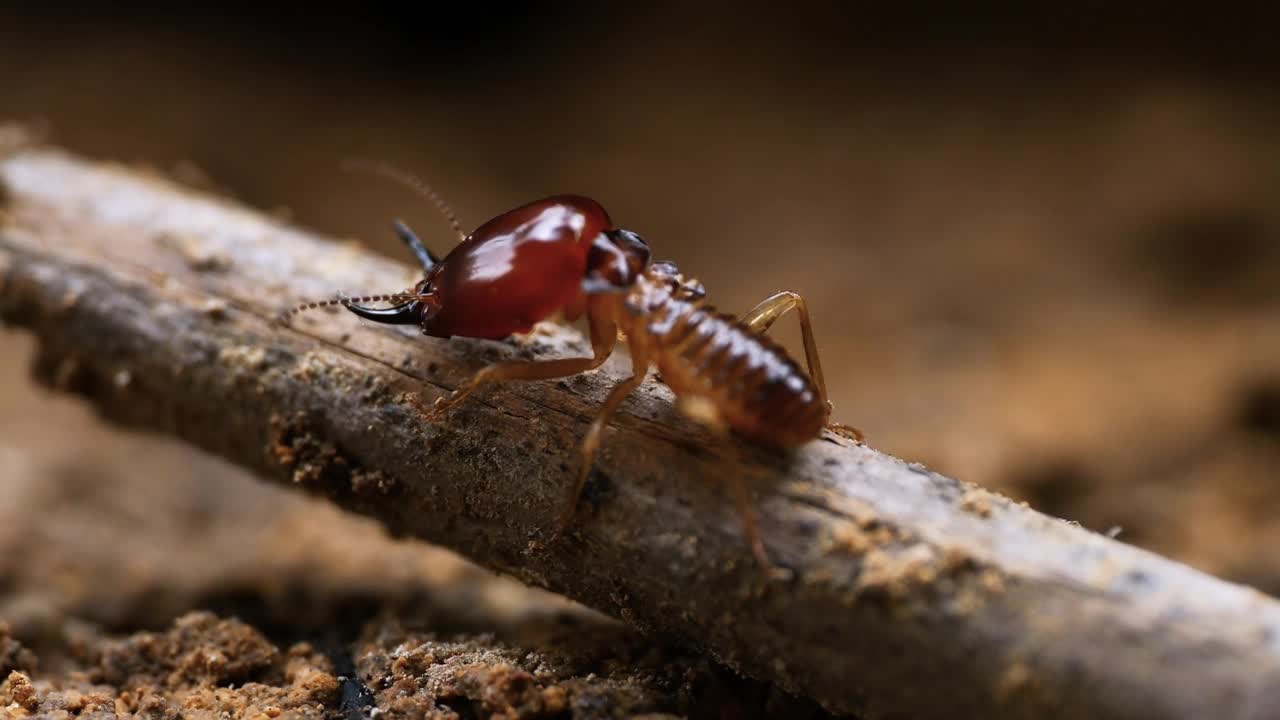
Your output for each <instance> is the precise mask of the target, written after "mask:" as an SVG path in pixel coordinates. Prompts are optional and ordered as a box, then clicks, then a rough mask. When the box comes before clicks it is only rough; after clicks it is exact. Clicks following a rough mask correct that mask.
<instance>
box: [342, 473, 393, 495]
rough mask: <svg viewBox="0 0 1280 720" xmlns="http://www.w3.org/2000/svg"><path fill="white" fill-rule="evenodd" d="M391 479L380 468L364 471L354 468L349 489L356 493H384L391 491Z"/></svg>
mask: <svg viewBox="0 0 1280 720" xmlns="http://www.w3.org/2000/svg"><path fill="white" fill-rule="evenodd" d="M392 486H393V483H392V481H391V480H390V479H389V478H388V477H387V476H386V475H384V474H383V473H382V471H381V470H374V471H372V472H366V471H364V470H356V471H354V472H352V473H351V491H352V492H354V493H355V494H357V495H371V494H375V493H376V494H378V495H386V494H387V493H389V492H391V488H392Z"/></svg>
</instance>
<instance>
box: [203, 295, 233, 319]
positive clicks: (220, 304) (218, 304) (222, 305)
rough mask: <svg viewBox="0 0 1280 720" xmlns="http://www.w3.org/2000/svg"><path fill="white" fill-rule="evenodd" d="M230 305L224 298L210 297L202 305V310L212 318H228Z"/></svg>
mask: <svg viewBox="0 0 1280 720" xmlns="http://www.w3.org/2000/svg"><path fill="white" fill-rule="evenodd" d="M228 308H229V306H228V305H227V301H226V300H223V299H222V298H209V299H208V300H205V301H204V303H203V304H202V305H201V307H200V310H201V311H202V312H204V314H205V317H207V318H209V319H210V320H226V319H227V310H228Z"/></svg>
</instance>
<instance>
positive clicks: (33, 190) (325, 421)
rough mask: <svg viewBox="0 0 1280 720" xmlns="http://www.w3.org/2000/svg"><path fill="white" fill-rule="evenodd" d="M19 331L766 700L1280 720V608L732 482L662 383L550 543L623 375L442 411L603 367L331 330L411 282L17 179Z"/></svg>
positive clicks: (59, 378) (212, 435)
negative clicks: (424, 413)
mask: <svg viewBox="0 0 1280 720" xmlns="http://www.w3.org/2000/svg"><path fill="white" fill-rule="evenodd" d="M0 185H3V186H4V187H5V188H7V191H8V200H7V205H6V206H4V207H2V208H0V214H2V215H3V217H2V218H0V219H3V223H4V224H3V226H0V317H2V318H3V319H4V320H5V321H6V322H8V323H10V324H13V325H16V326H20V327H23V328H26V329H27V330H29V331H31V332H32V333H34V334H35V335H36V336H37V337H38V338H39V341H40V354H39V359H38V361H37V367H36V371H37V375H38V377H40V378H41V379H42V380H43V381H44V382H46V383H48V384H50V385H53V386H56V387H59V388H62V389H64V390H68V391H73V392H76V393H80V394H82V395H83V396H85V397H86V398H88V399H89V401H90V402H91V403H92V404H93V405H94V406H95V407H96V408H97V409H98V411H99V412H100V413H101V414H102V415H103V416H105V417H107V418H109V419H111V420H113V421H116V422H119V423H123V424H126V425H129V426H134V427H139V428H146V429H150V430H154V431H159V432H163V433H167V434H170V435H173V436H177V437H180V438H183V439H185V440H186V441H188V442H189V443H191V444H192V445H195V446H197V447H200V448H203V449H205V450H207V451H210V452H212V453H216V454H218V455H221V456H224V457H226V458H229V459H231V460H232V461H234V462H237V463H239V464H241V465H244V466H246V467H249V468H251V469H253V470H255V471H257V472H258V473H259V474H260V475H262V476H263V477H264V478H268V479H272V480H274V481H277V482H281V483H285V484H290V485H294V486H298V487H300V488H302V489H304V490H305V491H307V492H312V493H317V494H322V495H325V496H327V497H329V498H331V499H332V500H333V501H334V502H336V503H338V504H339V505H341V506H342V507H344V508H347V509H350V510H352V511H355V512H360V513H364V514H368V515H371V516H373V517H376V518H378V519H379V520H381V521H382V522H383V523H384V524H385V525H386V526H387V527H388V528H390V529H391V530H392V531H393V532H396V533H399V534H403V535H408V536H413V537H417V538H421V539H423V540H426V541H428V542H431V543H435V544H438V545H441V546H445V547H449V548H452V549H454V550H457V551H459V552H460V553H462V554H463V555H465V556H467V557H469V558H471V559H472V560H474V561H476V562H477V563H479V564H481V565H483V566H486V567H489V568H492V569H493V570H496V571H500V572H505V573H510V574H512V575H514V576H516V577H518V578H520V579H522V580H524V581H525V582H528V583H531V584H534V585H537V586H541V587H544V588H549V589H551V590H553V591H556V592H560V593H563V594H565V595H567V596H569V597H572V598H574V599H577V600H579V601H581V602H583V603H585V604H586V605H589V606H591V607H595V608H597V609H600V610H602V611H604V612H607V613H610V614H613V615H615V616H617V617H620V618H622V619H624V620H625V621H627V622H629V623H631V624H633V625H635V626H638V627H640V628H641V629H643V630H646V631H650V632H654V633H660V634H662V635H664V636H668V637H671V638H675V639H678V640H682V641H685V642H687V643H689V644H690V645H691V646H693V647H696V648H699V649H701V650H703V651H705V652H707V653H709V654H711V655H712V656H714V657H715V658H717V659H719V660H721V661H723V662H725V663H727V664H729V665H730V666H732V667H735V668H737V669H739V670H740V671H741V672H743V673H745V674H748V675H751V676H754V677H758V678H762V679H767V680H771V681H774V682H777V683H778V684H780V685H781V686H782V687H784V688H787V689H789V690H792V691H794V692H797V693H802V694H805V695H809V696H811V697H813V698H815V699H817V700H819V701H820V702H822V703H823V704H824V705H826V706H827V707H828V708H830V709H832V710H835V711H840V712H852V713H858V714H860V715H862V716H864V717H866V718H907V717H916V718H957V717H974V718H977V717H983V718H1015V717H1016V718H1051V717H1090V718H1196V719H1197V720H1199V719H1202V718H1266V717H1276V713H1280V605H1278V604H1277V603H1276V602H1275V601H1273V600H1272V599H1270V598H1268V597H1266V596H1264V595H1262V594H1260V593H1257V592H1255V591H1252V590H1249V589H1247V588H1243V587H1240V586H1236V585H1232V584H1229V583H1226V582H1222V581H1220V580H1218V579H1215V578H1212V577H1209V576H1207V575H1204V574H1202V573H1199V572H1195V571H1193V570H1191V569H1189V568H1187V567H1185V566H1183V565H1180V564H1177V563H1173V562H1170V561H1168V560H1165V559H1163V558H1160V557H1158V556H1155V555H1153V554H1150V553H1147V552H1143V551H1141V550H1138V549H1135V548H1133V547H1130V546H1127V545H1125V544H1123V543H1120V542H1116V541H1114V540H1110V539H1107V538H1106V537H1103V536H1101V535H1098V534H1095V533H1092V532H1088V531H1086V530H1084V529H1082V528H1080V527H1077V526H1075V525H1073V524H1071V523H1068V522H1065V521H1062V520H1057V519H1054V518H1050V517H1046V516H1044V515H1041V514H1039V513H1036V512H1034V511H1033V510H1030V509H1028V508H1026V507H1023V506H1020V505H1018V504H1015V503H1012V502H1010V501H1008V500H1006V499H1004V498H1001V497H999V496H996V495H992V494H990V493H987V492H985V491H983V490H981V489H979V488H978V487H976V486H973V485H969V484H965V483H961V482H958V481H956V480H953V479H950V478H947V477H943V476H940V475H938V474H936V473H932V472H930V471H928V470H927V469H925V468H923V467H919V466H916V465H912V464H909V463H906V462H903V461H901V460H898V459H896V458H893V457H890V456H887V455H884V454H882V453H879V452H876V451H875V450H873V449H869V448H865V447H858V446H855V445H854V444H852V443H850V442H848V441H846V440H844V439H842V438H838V437H835V436H828V437H825V438H823V439H822V440H820V441H817V442H814V443H812V444H811V445H810V446H808V447H806V448H804V449H803V450H802V451H800V452H798V453H796V454H794V455H793V456H792V457H789V458H788V457H782V456H777V455H771V454H769V453H766V452H762V451H758V450H754V449H751V448H748V447H746V446H743V447H742V448H741V451H742V454H743V455H744V456H745V462H746V465H745V468H746V470H747V472H748V475H749V482H750V485H751V487H752V490H753V492H754V493H755V508H756V510H757V513H758V515H759V521H760V529H761V532H762V535H763V537H764V540H765V543H766V545H767V547H768V551H769V553H770V556H771V557H772V559H773V560H774V562H776V563H778V564H780V565H782V566H785V567H787V568H790V569H791V571H792V574H791V577H790V578H789V579H774V580H772V581H767V580H766V579H765V578H764V577H762V575H761V573H760V572H759V569H758V568H757V566H756V565H755V564H754V563H753V560H752V556H751V554H750V551H749V549H748V546H747V545H746V543H745V542H744V540H743V537H742V534H741V530H740V525H739V519H738V516H737V515H736V514H735V510H734V503H733V499H732V495H731V494H730V493H729V489H728V488H727V487H724V486H722V485H721V484H719V483H717V482H716V478H717V477H719V476H722V475H723V473H724V472H725V468H726V467H728V466H727V465H726V460H725V458H724V457H722V456H721V454H719V452H718V451H716V450H714V448H715V445H714V443H712V442H710V441H711V438H710V436H708V435H707V434H706V433H704V432H702V431H701V430H699V429H698V428H697V427H696V426H695V425H693V424H691V423H690V422H688V421H686V420H684V419H683V418H681V417H680V416H679V415H678V414H677V413H676V412H675V411H674V410H673V409H672V404H671V394H670V392H669V391H668V390H667V389H666V388H665V387H664V386H662V385H661V384H660V383H659V382H657V381H655V380H652V379H650V380H649V381H648V382H646V383H645V385H644V386H643V387H642V388H641V390H640V391H638V392H637V393H636V394H635V395H634V396H633V398H632V399H631V400H629V401H628V402H627V403H625V404H624V405H623V407H622V410H621V411H620V412H619V414H618V416H617V418H616V420H615V422H614V423H613V425H612V427H611V430H610V431H609V432H608V433H607V434H606V437H605V444H604V448H603V451H602V452H601V454H600V458H599V461H598V463H597V471H596V472H595V474H594V475H593V479H592V482H591V483H590V485H589V488H588V493H587V497H586V498H585V500H584V506H583V508H582V517H581V520H580V522H579V524H578V526H577V527H578V529H577V531H576V533H574V534H573V535H571V536H569V537H567V538H564V539H562V540H560V541H558V542H555V543H552V542H550V541H549V537H550V530H551V528H553V527H554V523H555V519H556V517H557V514H558V513H559V511H560V510H561V507H562V503H563V501H564V499H565V495H566V491H567V488H569V487H570V485H571V484H572V481H573V473H574V470H575V463H576V458H577V448H578V442H579V440H580V439H581V438H582V436H583V434H584V432H585V430H586V427H587V425H588V423H589V422H590V420H591V418H592V417H593V414H594V412H595V409H596V408H597V407H598V405H599V403H600V402H601V401H602V400H603V398H604V395H605V393H607V391H608V388H609V387H610V386H611V385H612V384H613V383H614V382H616V380H617V379H619V378H620V377H622V376H623V375H624V374H625V373H626V372H627V369H626V366H625V364H623V363H621V362H619V361H620V360H622V358H619V359H617V360H615V361H614V362H611V363H610V364H608V365H606V366H605V367H604V368H602V369H601V370H600V371H598V372H595V373H590V374H586V375H583V376H581V377H578V378H576V379H571V380H568V381H564V382H544V383H524V384H510V385H505V386H501V387H494V388H490V389H486V390H482V391H481V392H478V393H477V394H476V395H474V396H473V397H472V399H470V400H468V401H467V402H466V403H464V404H463V405H462V406H460V407H459V408H458V409H456V410H455V411H454V412H453V413H452V414H451V415H449V416H448V417H447V418H446V419H445V420H444V421H443V422H442V423H441V424H438V425H430V424H427V423H426V422H424V421H423V420H422V419H421V415H420V412H419V410H418V408H419V407H420V406H426V405H429V404H430V403H431V402H432V401H433V400H434V399H435V398H437V397H439V396H441V395H442V394H444V393H445V392H446V391H447V390H448V389H450V388H453V387H455V386H456V385H457V384H458V383H460V382H461V381H462V380H463V379H464V378H466V377H467V376H468V375H469V374H470V373H471V372H473V371H474V370H476V369H478V368H479V367H481V366H482V365H484V364H486V363H488V362H491V361H492V360H494V359H497V358H499V357H502V356H512V355H521V356H527V357H541V356H551V355H566V354H578V355H584V354H587V353H589V348H588V347H587V345H586V343H584V342H583V340H582V338H580V337H579V336H578V335H576V334H574V333H572V332H569V331H562V330H556V329H545V330H540V331H539V332H538V333H535V334H534V335H532V336H531V337H530V338H528V339H527V340H525V341H521V342H512V343H491V342H478V341H467V340H453V341H447V342H446V341H439V340H433V339H427V338H423V337H421V336H420V335H418V334H417V333H415V332H414V331H413V330H412V329H401V328H388V327H383V326H372V325H367V324H361V322H360V321H358V320H357V319H355V318H354V317H352V316H351V315H350V314H347V313H345V312H333V313H328V314H326V313H322V312H320V313H314V314H311V315H310V316H302V317H300V318H299V319H298V320H297V321H295V324H294V327H293V328H292V329H280V328H277V327H273V326H272V324H271V319H272V318H273V317H274V315H275V314H276V313H277V312H278V311H280V310H281V309H282V308H285V307H287V306H289V305H291V304H292V303H294V302H296V301H298V300H299V299H303V298H308V299H309V298H316V297H320V298H323V297H330V296H332V295H333V294H334V293H335V292H336V291H345V292H358V291H368V290H380V289H384V288H386V289H393V290H394V289H398V288H404V287H409V286H410V285H411V284H412V282H413V280H414V279H415V278H414V277H413V271H412V270H411V269H410V268H409V267H408V266H407V265H401V264H397V263H393V262H389V261H387V260H385V259H381V258H378V257H376V256H374V255H372V254H370V253H368V252H364V251H362V250H360V249H359V248H358V247H355V246H353V245H349V244H345V245H344V244H339V243H336V242H333V241H329V240H326V239H324V238H320V237H317V236H315V235H313V234H309V233H307V232H303V231H300V230H297V229H294V228H290V227H288V226H286V225H284V224H283V223H281V222H278V221H275V220H272V219H269V218H267V217H266V216H264V215H262V214H259V213H256V212H253V211H251V210H247V209H244V208H242V207H238V206H236V205H234V204H232V203H229V202H225V201H222V200H219V199H215V198H209V197H207V196H203V195H201V194H199V193H196V192H194V191H190V190H185V189H183V188H181V187H179V186H177V185H174V184H171V183H169V182H167V181H164V180H163V179H159V178H155V177H151V176H147V175H143V174H140V173H139V172H137V171H135V170H131V169H128V168H122V167H111V166H101V165H91V164H89V163H86V162H84V161H81V160H78V159H76V158H73V157H69V156H67V155H65V154H61V153H58V152H56V151H52V150H42V149H27V150H22V151H19V152H16V153H14V154H13V155H12V156H10V157H9V158H7V159H4V160H0Z"/></svg>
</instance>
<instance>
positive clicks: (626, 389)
mask: <svg viewBox="0 0 1280 720" xmlns="http://www.w3.org/2000/svg"><path fill="white" fill-rule="evenodd" d="M630 348H631V377H629V378H627V379H626V380H622V381H620V382H619V383H618V384H617V385H614V386H613V389H612V390H610V391H609V396H608V397H607V398H605V401H604V405H603V406H601V408H600V412H598V413H596V417H595V420H593V421H592V422H591V427H590V428H589V429H588V430H587V435H586V437H585V438H583V440H582V457H581V460H580V462H581V465H580V466H579V467H578V478H577V482H576V483H575V484H574V486H573V492H572V493H571V494H570V496H569V500H568V502H567V504H566V505H565V509H564V512H563V513H561V515H560V522H559V526H558V530H559V532H564V531H566V530H568V529H569V526H570V525H571V524H572V523H573V518H574V515H575V513H576V512H577V509H578V500H579V499H580V498H581V497H582V488H583V487H584V486H585V485H586V483H587V476H589V475H590V474H591V468H592V466H593V465H594V464H595V457H596V451H597V450H598V449H599V448H600V437H601V435H602V434H603V433H604V428H605V426H606V425H608V424H609V419H610V418H611V417H612V416H613V413H614V411H616V410H617V409H618V406H619V405H621V404H622V401H623V400H625V399H626V398H627V396H628V395H630V394H631V393H632V392H633V391H634V390H635V389H636V388H637V387H639V386H640V384H641V383H643V382H644V378H645V376H646V375H648V373H649V349H648V348H647V347H645V346H644V345H643V344H642V343H640V342H636V341H635V339H632V340H631V342H630Z"/></svg>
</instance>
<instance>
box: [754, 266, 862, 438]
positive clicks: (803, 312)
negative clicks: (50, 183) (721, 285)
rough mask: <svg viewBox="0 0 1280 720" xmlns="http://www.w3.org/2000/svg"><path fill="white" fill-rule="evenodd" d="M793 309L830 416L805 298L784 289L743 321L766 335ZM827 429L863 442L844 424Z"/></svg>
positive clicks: (812, 374)
mask: <svg viewBox="0 0 1280 720" xmlns="http://www.w3.org/2000/svg"><path fill="white" fill-rule="evenodd" d="M790 310H795V311H796V312H797V313H799V315H800V335H801V337H802V338H803V340H804V359H805V362H806V363H808V365H809V377H810V378H812V379H813V384H814V385H817V386H818V394H819V395H820V396H821V397H822V402H823V403H825V404H826V406H827V411H828V413H829V412H830V411H831V400H830V399H828V397H827V381H826V379H825V378H824V377H823V375H822V362H821V361H820V360H819V358H818V343H817V341H816V340H814V337H813V323H812V322H811V321H810V320H809V307H808V306H807V305H805V302H804V298H803V297H801V296H800V295H799V294H798V293H794V292H791V291H790V290H783V291H782V292H780V293H777V294H775V295H773V296H771V297H768V298H765V300H764V301H762V302H761V303H760V304H759V305H756V306H755V307H754V308H752V310H751V312H749V313H747V314H746V315H744V316H743V317H742V322H743V323H745V324H746V326H747V327H748V328H749V329H751V330H752V331H754V332H759V333H764V332H768V331H769V328H770V327H771V326H772V325H773V323H774V322H776V321H777V320H778V318H780V317H782V316H783V315H785V314H786V313H787V312H788V311H790ZM827 426H828V427H829V428H831V429H833V430H835V431H836V432H838V433H840V434H841V435H844V436H846V437H849V438H851V439H853V440H855V441H857V442H862V440H863V439H864V436H863V433H862V431H861V430H859V429H857V428H855V427H850V426H848V425H844V424H841V423H828V425H827Z"/></svg>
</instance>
